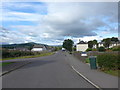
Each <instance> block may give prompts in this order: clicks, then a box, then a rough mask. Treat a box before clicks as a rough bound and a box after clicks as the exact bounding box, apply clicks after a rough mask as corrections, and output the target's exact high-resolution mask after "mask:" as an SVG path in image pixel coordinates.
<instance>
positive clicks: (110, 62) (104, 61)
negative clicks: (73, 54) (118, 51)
mask: <svg viewBox="0 0 120 90" xmlns="http://www.w3.org/2000/svg"><path fill="white" fill-rule="evenodd" d="M118 59H119V58H118V55H115V54H110V53H109V54H108V53H106V54H101V55H98V56H97V62H98V65H99V67H100V68H101V69H103V70H117V69H119V68H120V66H119V64H120V60H118Z"/></svg>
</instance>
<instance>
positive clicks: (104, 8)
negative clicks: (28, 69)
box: [3, 3, 118, 44]
mask: <svg viewBox="0 0 120 90" xmlns="http://www.w3.org/2000/svg"><path fill="white" fill-rule="evenodd" d="M46 4H47V14H45V15H41V14H39V13H25V12H17V11H16V12H15V11H10V10H8V12H6V13H5V14H4V15H3V16H4V17H3V20H6V21H12V20H13V21H16V20H17V21H33V22H36V23H37V25H35V26H27V25H13V26H11V27H12V28H13V27H14V28H16V29H17V30H18V31H16V32H14V33H17V34H18V33H20V35H21V36H22V35H23V36H26V37H22V38H20V37H16V35H17V34H16V35H15V34H14V35H15V36H14V38H18V39H17V40H18V41H17V40H15V39H13V41H14V42H19V40H20V41H21V42H22V41H36V42H37V41H39V42H45V41H51V42H54V43H56V44H57V43H61V42H62V40H63V39H64V37H65V36H67V35H70V36H72V37H73V38H74V41H75V42H77V41H78V38H80V39H83V40H85V41H88V40H93V39H97V40H100V39H101V37H100V36H99V35H97V34H98V33H96V32H97V30H99V31H100V29H99V28H101V27H107V29H109V30H108V31H109V32H108V33H111V32H113V31H115V30H117V29H118V28H117V27H115V25H113V24H114V23H117V13H118V11H117V9H118V7H117V3H46ZM24 6H25V5H24ZM27 6H29V5H26V6H25V7H27ZM21 8H24V7H21ZM33 8H34V6H33ZM37 10H38V7H37V9H36V11H37ZM108 17H109V18H108ZM106 18H107V19H106ZM105 19H106V20H105ZM112 25H113V26H112ZM100 32H102V33H104V34H105V33H106V31H105V30H103V31H100ZM12 33H13V32H12ZM8 37H9V36H8ZM8 37H6V38H8ZM9 38H10V37H9ZM6 41H7V40H6ZM11 41H12V40H11ZM51 42H48V44H50V43H51ZM51 44H53V43H51Z"/></svg>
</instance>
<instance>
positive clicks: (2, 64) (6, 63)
mask: <svg viewBox="0 0 120 90" xmlns="http://www.w3.org/2000/svg"><path fill="white" fill-rule="evenodd" d="M11 63H14V62H2V63H0V66H5V65H8V64H11Z"/></svg>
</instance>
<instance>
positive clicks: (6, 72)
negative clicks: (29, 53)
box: [0, 62, 32, 77]
mask: <svg viewBox="0 0 120 90" xmlns="http://www.w3.org/2000/svg"><path fill="white" fill-rule="evenodd" d="M30 63H32V62H28V63H25V64H23V65H21V66H19V67H16V68H13V69H10V70H9V71H5V72H3V73H2V74H1V75H0V77H2V76H3V75H5V74H8V73H10V72H12V71H14V70H17V69H19V68H21V67H23V66H25V65H27V64H30Z"/></svg>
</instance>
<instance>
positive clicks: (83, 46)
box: [76, 41, 120, 52]
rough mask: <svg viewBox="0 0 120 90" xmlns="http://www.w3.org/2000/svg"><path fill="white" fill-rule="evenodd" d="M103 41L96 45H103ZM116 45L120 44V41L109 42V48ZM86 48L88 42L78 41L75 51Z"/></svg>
mask: <svg viewBox="0 0 120 90" xmlns="http://www.w3.org/2000/svg"><path fill="white" fill-rule="evenodd" d="M103 44H104V42H100V43H99V44H98V47H104V45H103ZM118 45H120V43H115V42H111V44H110V46H109V48H112V47H114V46H118ZM93 48H97V46H96V45H94V46H93ZM86 49H88V44H87V43H85V42H83V41H82V42H81V41H80V42H79V43H78V44H77V45H76V51H83V52H84V51H86Z"/></svg>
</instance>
